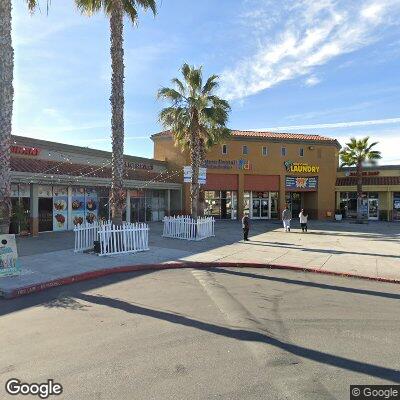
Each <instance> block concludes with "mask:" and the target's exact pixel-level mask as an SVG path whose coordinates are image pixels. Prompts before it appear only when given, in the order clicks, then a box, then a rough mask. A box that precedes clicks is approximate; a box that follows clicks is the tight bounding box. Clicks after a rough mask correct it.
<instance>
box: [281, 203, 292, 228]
mask: <svg viewBox="0 0 400 400" xmlns="http://www.w3.org/2000/svg"><path fill="white" fill-rule="evenodd" d="M291 219H292V213H291V212H290V210H289V209H288V207H287V205H286V206H285V209H284V210H283V211H282V221H283V227H284V229H285V232H290V220H291Z"/></svg>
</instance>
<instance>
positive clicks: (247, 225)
mask: <svg viewBox="0 0 400 400" xmlns="http://www.w3.org/2000/svg"><path fill="white" fill-rule="evenodd" d="M242 228H243V240H244V241H246V242H247V241H248V240H249V238H248V236H249V230H250V218H249V217H248V215H247V214H246V213H243V218H242Z"/></svg>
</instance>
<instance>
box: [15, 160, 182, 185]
mask: <svg viewBox="0 0 400 400" xmlns="http://www.w3.org/2000/svg"><path fill="white" fill-rule="evenodd" d="M11 170H12V171H16V172H28V173H34V174H44V175H46V176H47V177H51V176H55V177H56V176H57V175H69V176H73V177H78V178H79V177H80V176H82V175H84V176H85V177H88V178H93V177H95V178H104V179H110V180H111V168H110V167H101V166H100V165H85V164H71V163H59V162H57V161H47V160H32V159H28V158H22V157H21V158H20V157H11ZM124 179H127V180H138V181H150V180H154V181H155V182H178V181H179V179H178V177H177V176H174V177H168V179H167V174H165V173H164V174H162V175H161V176H160V173H159V172H154V171H143V170H134V169H132V168H125V176H124Z"/></svg>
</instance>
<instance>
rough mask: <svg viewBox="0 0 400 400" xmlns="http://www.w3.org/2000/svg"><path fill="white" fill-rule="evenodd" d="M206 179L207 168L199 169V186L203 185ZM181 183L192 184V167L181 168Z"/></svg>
mask: <svg viewBox="0 0 400 400" xmlns="http://www.w3.org/2000/svg"><path fill="white" fill-rule="evenodd" d="M206 178H207V168H204V167H200V168H199V185H205V184H206ZM183 182H186V183H191V182H192V167H191V166H190V165H189V166H186V167H183Z"/></svg>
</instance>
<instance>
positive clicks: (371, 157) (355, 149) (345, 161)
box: [340, 136, 382, 222]
mask: <svg viewBox="0 0 400 400" xmlns="http://www.w3.org/2000/svg"><path fill="white" fill-rule="evenodd" d="M377 144H378V142H374V143H369V137H368V136H367V137H365V138H364V139H360V140H357V139H356V138H351V139H350V142H349V143H346V146H345V148H344V149H343V150H341V151H340V161H341V166H342V167H344V166H347V167H351V166H355V167H356V173H357V221H359V222H360V221H361V220H362V213H361V202H362V176H363V167H364V166H365V165H366V164H371V165H375V164H376V163H377V160H379V159H380V158H382V156H381V152H380V151H377V150H372V148H373V147H374V146H376V145H377Z"/></svg>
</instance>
